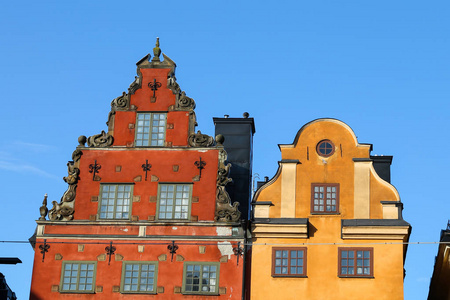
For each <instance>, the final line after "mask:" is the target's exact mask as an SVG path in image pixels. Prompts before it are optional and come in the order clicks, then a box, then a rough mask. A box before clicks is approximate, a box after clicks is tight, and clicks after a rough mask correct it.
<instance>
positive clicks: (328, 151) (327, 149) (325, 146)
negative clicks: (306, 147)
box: [316, 140, 334, 157]
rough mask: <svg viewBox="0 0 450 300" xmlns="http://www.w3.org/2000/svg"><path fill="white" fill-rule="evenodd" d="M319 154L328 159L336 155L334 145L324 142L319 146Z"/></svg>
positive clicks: (327, 141) (328, 141)
mask: <svg viewBox="0 0 450 300" xmlns="http://www.w3.org/2000/svg"><path fill="white" fill-rule="evenodd" d="M316 149H317V153H319V155H320V156H324V157H328V156H331V155H333V153H334V145H333V143H332V142H331V141H330V140H323V141H320V142H319V143H318V144H317V148H316Z"/></svg>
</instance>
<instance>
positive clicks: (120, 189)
mask: <svg viewBox="0 0 450 300" xmlns="http://www.w3.org/2000/svg"><path fill="white" fill-rule="evenodd" d="M131 194H132V185H130V184H102V185H101V186H100V196H101V200H100V204H99V205H100V219H129V218H130V206H131Z"/></svg>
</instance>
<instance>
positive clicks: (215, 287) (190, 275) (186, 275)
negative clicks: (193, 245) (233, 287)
mask: <svg viewBox="0 0 450 300" xmlns="http://www.w3.org/2000/svg"><path fill="white" fill-rule="evenodd" d="M182 293H183V294H206V295H208V294H210V295H218V294H219V263H213V262H185V263H184V270H183V290H182Z"/></svg>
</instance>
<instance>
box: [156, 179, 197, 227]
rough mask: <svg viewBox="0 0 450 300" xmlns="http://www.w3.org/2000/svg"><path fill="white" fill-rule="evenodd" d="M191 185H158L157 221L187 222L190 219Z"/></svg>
mask: <svg viewBox="0 0 450 300" xmlns="http://www.w3.org/2000/svg"><path fill="white" fill-rule="evenodd" d="M191 190H192V184H160V185H159V193H158V198H159V199H158V200H159V201H158V220H188V219H189V218H190V210H191V198H192V192H191Z"/></svg>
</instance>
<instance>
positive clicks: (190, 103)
mask: <svg viewBox="0 0 450 300" xmlns="http://www.w3.org/2000/svg"><path fill="white" fill-rule="evenodd" d="M194 108H195V101H194V99H192V98H189V97H188V96H186V93H185V92H184V91H183V92H181V94H180V95H177V102H176V104H175V109H176V110H185V111H189V110H193V109H194Z"/></svg>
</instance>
